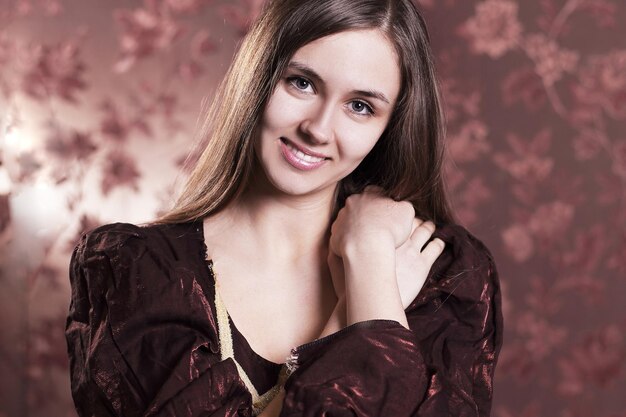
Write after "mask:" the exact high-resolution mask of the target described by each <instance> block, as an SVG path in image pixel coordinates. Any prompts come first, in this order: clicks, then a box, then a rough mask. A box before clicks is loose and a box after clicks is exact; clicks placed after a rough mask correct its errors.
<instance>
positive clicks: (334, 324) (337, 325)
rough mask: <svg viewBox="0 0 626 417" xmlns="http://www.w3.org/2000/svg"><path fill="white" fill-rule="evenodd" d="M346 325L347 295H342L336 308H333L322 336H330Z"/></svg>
mask: <svg viewBox="0 0 626 417" xmlns="http://www.w3.org/2000/svg"><path fill="white" fill-rule="evenodd" d="M344 327H346V297H345V295H344V296H342V297H340V298H339V299H338V300H337V304H336V305H335V309H334V310H333V312H332V314H331V316H330V318H329V319H328V321H327V322H326V326H325V327H324V330H322V333H321V334H320V336H319V337H320V338H322V337H324V336H328V335H329V334H333V333H335V332H338V331H339V330H341V329H343V328H344Z"/></svg>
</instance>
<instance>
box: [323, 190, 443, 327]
mask: <svg viewBox="0 0 626 417" xmlns="http://www.w3.org/2000/svg"><path fill="white" fill-rule="evenodd" d="M414 214H415V212H414V210H413V207H412V206H411V205H410V204H409V203H407V202H396V201H393V200H391V199H389V198H386V197H383V196H382V195H380V193H379V192H378V190H377V189H375V188H374V187H368V188H367V189H366V191H365V192H364V193H362V194H357V195H353V196H350V197H349V198H348V199H347V201H346V205H345V207H343V208H342V209H341V210H340V212H339V214H338V216H337V219H336V220H335V222H334V224H333V226H332V235H331V245H330V247H331V251H332V252H333V253H332V254H331V256H332V255H334V256H336V257H340V258H341V261H342V265H343V275H344V285H343V287H344V288H346V302H347V324H348V325H349V324H353V323H358V322H360V321H366V320H373V319H387V320H395V321H397V322H398V323H400V324H402V325H403V326H404V327H406V328H408V322H407V320H406V315H405V313H404V308H405V307H406V306H407V305H408V302H409V301H410V300H412V299H413V298H415V296H416V295H417V293H418V292H419V290H420V288H421V286H422V284H423V282H424V281H425V280H426V276H427V275H428V271H429V270H430V267H431V266H432V264H433V262H434V261H435V260H436V259H437V257H438V256H439V255H440V254H441V252H442V251H443V247H444V245H443V242H442V241H441V240H440V239H434V240H433V241H432V242H430V243H428V244H427V242H428V240H429V239H430V238H431V236H432V234H433V232H434V231H435V227H434V224H432V223H431V222H421V221H419V220H417V219H415V218H414ZM424 246H425V248H424ZM422 248H424V249H423V250H422ZM329 264H330V262H329ZM331 271H332V265H331ZM407 274H408V275H410V278H409V279H407V277H406V275H407ZM333 280H334V281H336V279H335V278H333ZM399 283H401V284H402V286H401V287H400V288H401V290H402V292H401V291H400V289H399ZM336 286H337V285H336ZM407 300H408V301H407Z"/></svg>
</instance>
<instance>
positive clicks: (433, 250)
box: [422, 237, 446, 265]
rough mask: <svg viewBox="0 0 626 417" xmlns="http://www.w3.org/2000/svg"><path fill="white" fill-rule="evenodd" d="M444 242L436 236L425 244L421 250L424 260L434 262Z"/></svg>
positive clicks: (442, 248) (443, 246)
mask: <svg viewBox="0 0 626 417" xmlns="http://www.w3.org/2000/svg"><path fill="white" fill-rule="evenodd" d="M445 247H446V244H445V243H444V241H443V240H441V239H439V238H438V237H436V238H434V239H433V240H432V241H431V242H429V243H428V245H426V247H425V248H424V250H423V251H422V256H423V257H424V258H425V260H426V262H427V263H429V264H430V265H432V264H433V263H435V260H437V258H438V257H439V255H441V253H442V252H443V250H444V248H445Z"/></svg>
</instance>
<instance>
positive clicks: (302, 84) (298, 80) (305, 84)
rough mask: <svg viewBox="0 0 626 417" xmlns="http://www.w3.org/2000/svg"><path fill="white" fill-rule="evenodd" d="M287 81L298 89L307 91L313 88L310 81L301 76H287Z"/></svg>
mask: <svg viewBox="0 0 626 417" xmlns="http://www.w3.org/2000/svg"><path fill="white" fill-rule="evenodd" d="M287 81H289V83H291V85H293V86H294V87H295V88H297V89H298V90H301V91H307V90H309V89H311V90H312V89H313V86H312V85H311V82H310V81H309V80H307V79H306V78H302V77H289V78H287Z"/></svg>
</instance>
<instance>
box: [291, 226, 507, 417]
mask: <svg viewBox="0 0 626 417" xmlns="http://www.w3.org/2000/svg"><path fill="white" fill-rule="evenodd" d="M436 236H438V237H440V238H441V239H443V240H444V241H445V242H446V249H445V250H444V253H443V254H442V255H441V256H440V257H439V259H438V260H437V261H436V262H435V264H434V265H433V267H432V269H431V271H430V274H429V276H428V278H427V281H426V283H425V285H424V288H423V289H422V291H421V292H420V294H419V295H418V296H417V298H416V299H415V300H414V301H413V303H412V304H411V305H410V306H409V307H408V308H407V309H406V314H407V319H408V322H409V326H410V330H409V329H406V328H404V327H403V326H401V325H400V324H399V323H397V322H395V321H389V320H371V321H366V322H361V323H356V324H353V325H352V326H349V327H346V328H345V329H343V330H341V331H339V332H337V333H335V334H332V335H329V336H326V337H325V338H322V339H319V340H317V341H315V342H312V343H310V344H307V345H304V346H301V347H298V348H296V349H294V351H293V358H292V361H291V363H292V369H293V373H292V374H291V376H290V377H289V378H288V379H287V382H286V384H285V391H286V395H285V400H284V403H283V408H282V412H281V417H296V416H298V417H300V416H301V417H305V416H306V417H313V416H316V417H317V416H334V417H344V416H346V417H347V416H359V417H374V416H394V417H413V416H416V417H443V416H455V417H470V416H471V417H486V416H488V415H489V413H490V408H491V399H492V392H493V386H492V380H493V374H494V368H495V365H496V361H497V356H498V353H499V349H500V346H501V343H502V316H501V311H500V292H499V284H498V277H497V273H496V269H495V266H494V263H493V259H492V257H491V255H490V253H489V251H488V250H487V249H486V248H485V247H484V245H483V244H482V243H481V242H480V241H478V240H477V239H475V238H474V237H473V236H471V235H470V234H469V233H468V232H467V231H465V229H463V228H461V227H459V226H444V227H441V228H439V229H438V231H437V232H436Z"/></svg>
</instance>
